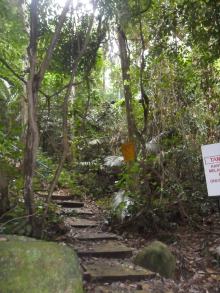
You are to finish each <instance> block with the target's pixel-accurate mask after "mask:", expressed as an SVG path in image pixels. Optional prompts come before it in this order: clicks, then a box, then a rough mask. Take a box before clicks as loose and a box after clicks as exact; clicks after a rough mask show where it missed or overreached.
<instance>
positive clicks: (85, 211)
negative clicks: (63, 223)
mask: <svg viewBox="0 0 220 293" xmlns="http://www.w3.org/2000/svg"><path fill="white" fill-rule="evenodd" d="M62 214H64V215H80V216H93V215H94V213H93V212H92V211H91V210H89V209H86V208H72V209H68V208H64V209H63V210H62Z"/></svg>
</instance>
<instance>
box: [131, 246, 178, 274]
mask: <svg viewBox="0 0 220 293" xmlns="http://www.w3.org/2000/svg"><path fill="white" fill-rule="evenodd" d="M134 263H135V264H136V265H139V266H142V267H144V268H146V269H149V270H152V271H154V272H157V273H159V274H160V275H161V276H163V277H166V278H172V277H173V276H174V272H175V267H176V259H175V256H174V255H173V254H172V253H171V252H170V250H169V248H168V247H167V246H166V245H165V244H164V243H162V242H160V241H154V242H152V243H151V244H150V245H148V246H147V247H145V248H144V249H143V250H142V251H140V252H139V253H138V254H137V255H136V257H135V258H134Z"/></svg>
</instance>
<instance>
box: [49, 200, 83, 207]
mask: <svg viewBox="0 0 220 293" xmlns="http://www.w3.org/2000/svg"><path fill="white" fill-rule="evenodd" d="M54 202H55V203H56V204H58V205H61V206H62V207H64V208H81V207H83V206H84V203H83V202H82V201H76V200H71V201H70V200H68V201H67V200H66V201H64V200H62V201H54Z"/></svg>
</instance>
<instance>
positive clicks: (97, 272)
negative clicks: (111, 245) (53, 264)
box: [83, 260, 156, 283]
mask: <svg viewBox="0 0 220 293" xmlns="http://www.w3.org/2000/svg"><path fill="white" fill-rule="evenodd" d="M83 269H84V270H85V274H84V279H85V280H87V281H89V282H104V283H111V282H119V281H126V280H129V281H134V282H138V281H141V280H146V279H151V278H153V277H155V275H156V274H155V273H153V272H151V271H149V270H146V269H142V268H140V267H135V268H133V267H132V266H129V265H128V264H127V266H126V265H125V264H123V265H122V264H120V263H115V264H114V263H110V262H106V261H103V260H102V262H99V261H98V262H97V261H96V262H94V263H90V264H84V265H83Z"/></svg>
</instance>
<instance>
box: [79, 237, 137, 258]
mask: <svg viewBox="0 0 220 293" xmlns="http://www.w3.org/2000/svg"><path fill="white" fill-rule="evenodd" d="M75 249H76V252H77V254H78V256H80V257H108V258H109V257H110V258H126V257H130V256H132V254H133V249H132V248H128V247H126V246H125V245H123V244H121V243H118V242H115V241H109V242H104V243H93V244H92V243H91V244H90V245H85V246H80V247H75Z"/></svg>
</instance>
